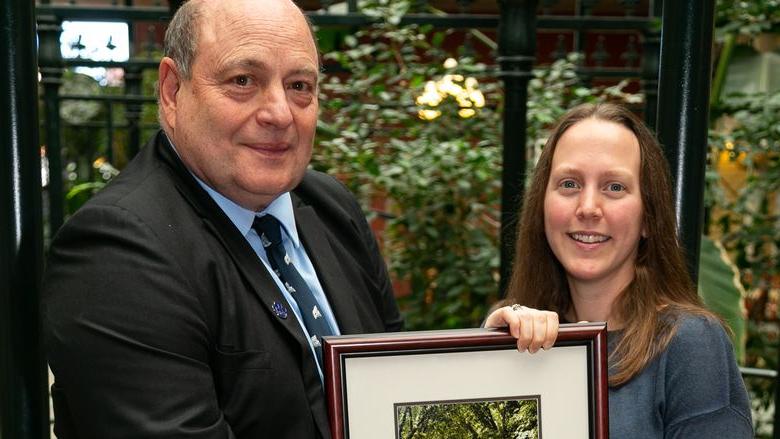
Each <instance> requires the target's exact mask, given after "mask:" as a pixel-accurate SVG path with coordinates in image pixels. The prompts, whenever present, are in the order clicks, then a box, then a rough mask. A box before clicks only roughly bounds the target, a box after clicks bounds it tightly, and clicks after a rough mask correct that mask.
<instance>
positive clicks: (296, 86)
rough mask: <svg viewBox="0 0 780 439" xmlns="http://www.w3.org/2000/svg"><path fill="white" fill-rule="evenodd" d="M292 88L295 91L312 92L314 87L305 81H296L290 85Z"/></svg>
mask: <svg viewBox="0 0 780 439" xmlns="http://www.w3.org/2000/svg"><path fill="white" fill-rule="evenodd" d="M290 88H291V89H293V90H295V91H311V90H312V89H313V88H314V87H312V85H311V84H309V83H307V82H304V81H295V82H293V83H292V84H290Z"/></svg>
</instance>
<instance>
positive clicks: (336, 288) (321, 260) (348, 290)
mask: <svg viewBox="0 0 780 439" xmlns="http://www.w3.org/2000/svg"><path fill="white" fill-rule="evenodd" d="M295 220H296V223H297V227H298V233H299V234H300V235H301V239H302V240H303V243H304V246H305V247H306V253H307V254H308V255H309V259H310V260H311V262H312V264H313V265H314V269H315V270H316V271H317V277H318V278H319V280H320V283H321V284H322V288H323V290H324V291H325V295H326V296H328V303H329V304H330V308H331V309H332V310H333V313H334V314H335V317H336V322H338V325H339V329H340V330H341V333H342V334H354V333H357V332H361V330H362V326H361V324H360V319H359V317H358V313H357V309H356V308H355V302H354V298H353V297H352V291H353V290H354V287H353V286H352V285H351V284H350V283H349V282H348V281H347V278H346V276H344V273H343V271H342V270H341V266H340V265H339V259H338V258H337V257H336V254H335V253H334V252H333V247H331V245H330V243H329V242H328V238H327V235H326V234H325V233H323V230H326V229H325V226H324V225H323V224H322V223H321V222H320V219H319V217H318V216H317V213H316V212H314V209H312V208H311V207H309V206H296V207H295Z"/></svg>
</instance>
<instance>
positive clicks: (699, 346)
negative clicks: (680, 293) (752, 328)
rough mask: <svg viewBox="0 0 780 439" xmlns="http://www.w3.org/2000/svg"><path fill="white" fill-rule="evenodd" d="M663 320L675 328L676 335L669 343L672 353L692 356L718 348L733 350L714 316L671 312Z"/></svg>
mask: <svg viewBox="0 0 780 439" xmlns="http://www.w3.org/2000/svg"><path fill="white" fill-rule="evenodd" d="M662 318H663V320H664V321H665V322H666V323H667V324H671V325H672V326H673V327H674V335H673V336H672V339H671V342H670V343H669V350H670V351H672V352H675V351H682V353H685V352H687V353H688V354H687V355H690V354H691V352H692V351H693V352H697V351H708V350H711V349H713V348H717V347H721V348H728V349H729V350H730V349H731V341H730V340H729V337H728V334H727V333H726V329H725V328H724V326H723V324H722V323H721V322H720V320H718V318H717V317H715V316H713V315H709V314H707V313H702V314H697V313H693V312H690V311H685V310H669V311H667V312H665V313H664V316H663V317H662Z"/></svg>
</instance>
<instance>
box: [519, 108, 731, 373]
mask: <svg viewBox="0 0 780 439" xmlns="http://www.w3.org/2000/svg"><path fill="white" fill-rule="evenodd" d="M588 118H595V119H599V120H604V121H608V122H613V123H616V124H619V125H621V126H624V127H626V128H627V129H629V130H630V131H631V132H633V133H634V135H635V136H636V138H637V140H638V141H639V151H640V165H639V181H640V192H641V197H642V215H643V218H642V222H643V227H644V230H645V231H646V237H644V238H641V239H640V243H639V250H638V253H637V260H636V272H635V276H634V280H633V281H632V282H631V283H630V284H629V285H628V286H627V287H626V289H625V290H624V291H623V292H622V293H621V294H620V295H619V297H618V299H617V300H616V301H615V303H614V304H613V309H612V313H613V314H615V315H617V316H618V318H619V319H620V320H621V321H622V322H624V324H625V326H624V334H623V337H622V338H621V341H620V342H619V343H618V345H617V347H616V348H615V350H614V351H613V352H612V353H611V354H610V358H609V362H610V369H611V371H614V373H613V374H612V375H611V376H610V379H609V382H610V385H611V386H618V385H621V384H623V383H625V382H627V381H628V380H630V379H631V378H632V377H634V376H635V375H636V374H638V373H639V372H640V371H641V370H642V369H643V368H644V367H645V365H647V363H648V362H650V361H651V360H652V359H653V358H654V357H655V356H656V355H658V354H659V353H660V352H663V350H664V349H666V347H667V346H668V344H669V342H670V341H671V339H672V336H673V335H674V332H675V330H676V322H675V320H676V319H674V318H673V316H674V315H675V314H677V313H679V312H689V313H693V314H698V315H705V316H708V317H712V318H715V319H716V320H719V319H717V317H715V316H714V315H713V314H711V313H710V312H709V311H707V310H706V309H704V307H703V306H702V303H701V301H700V299H699V296H698V294H697V293H696V288H695V286H694V285H693V283H692V282H691V279H690V277H689V275H688V272H687V270H686V266H685V261H684V257H683V253H682V249H681V248H680V245H679V243H678V241H677V238H676V237H677V233H676V225H675V224H676V222H675V217H674V206H673V202H672V187H671V177H670V174H669V168H668V165H667V163H666V159H665V158H664V155H663V152H662V151H661V147H660V145H659V144H658V141H657V140H656V138H655V136H654V135H653V133H652V132H651V131H650V129H648V128H647V126H645V124H644V123H643V122H642V121H641V120H640V119H639V118H637V117H636V116H635V115H634V114H633V113H631V111H629V110H627V109H626V108H624V107H621V106H619V105H615V104H608V103H606V104H584V105H579V106H577V107H575V108H573V109H571V110H569V111H568V112H567V113H566V114H565V115H564V116H563V117H562V118H561V119H560V120H559V122H558V124H557V125H556V126H555V128H554V129H553V131H552V134H551V135H550V138H549V139H548V140H547V144H546V145H545V147H544V149H543V150H542V153H541V155H540V157H539V161H538V163H537V165H536V169H535V170H534V174H533V177H532V179H531V184H530V186H529V187H528V189H527V190H526V193H525V199H524V203H523V208H522V211H521V214H520V223H519V227H518V234H517V244H516V253H515V260H514V264H513V270H512V277H511V279H510V281H509V287H508V293H507V298H506V299H505V300H506V302H507V303H520V304H523V305H527V306H530V307H534V308H539V309H547V310H551V311H555V312H557V313H559V314H565V313H566V312H568V311H569V310H570V309H571V307H572V306H573V305H572V302H571V296H570V293H569V285H568V282H567V278H566V272H565V270H564V269H563V266H562V265H561V264H560V262H559V261H558V259H557V258H556V257H555V255H554V254H553V252H552V250H551V249H550V246H549V244H548V243H547V238H546V235H545V230H544V198H545V193H546V192H547V184H548V180H549V178H550V169H551V166H552V159H553V154H554V153H555V148H556V146H557V144H558V140H559V139H560V138H561V136H562V135H563V133H564V132H566V130H568V129H569V128H571V127H572V126H573V125H574V124H576V123H577V122H580V121H582V120H584V119H588Z"/></svg>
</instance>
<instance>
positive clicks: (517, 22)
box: [498, 0, 537, 296]
mask: <svg viewBox="0 0 780 439" xmlns="http://www.w3.org/2000/svg"><path fill="white" fill-rule="evenodd" d="M536 4H537V0H499V5H500V8H501V21H500V22H499V25H498V62H499V64H500V66H501V71H500V73H499V76H500V77H501V79H503V81H504V96H505V99H504V121H503V163H504V164H503V175H502V177H501V183H502V186H501V187H502V189H501V283H500V290H499V291H500V294H501V295H502V296H503V295H504V292H505V289H506V283H507V282H508V280H509V275H510V273H511V270H512V260H513V258H514V251H515V238H516V236H517V214H518V209H519V208H520V203H521V200H522V198H523V185H524V184H525V168H526V150H525V145H526V125H527V121H526V112H527V100H528V81H529V80H530V79H531V77H532V73H531V69H532V68H533V64H534V54H535V51H536Z"/></svg>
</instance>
